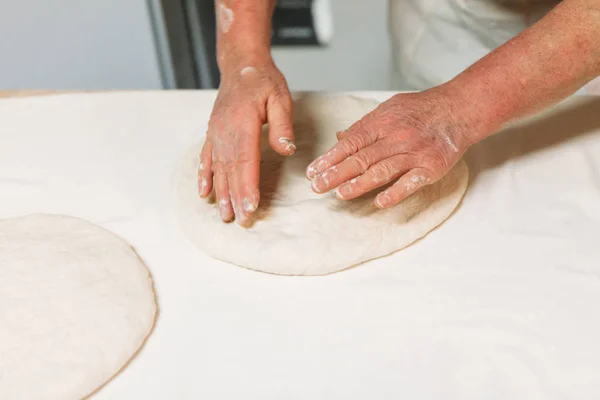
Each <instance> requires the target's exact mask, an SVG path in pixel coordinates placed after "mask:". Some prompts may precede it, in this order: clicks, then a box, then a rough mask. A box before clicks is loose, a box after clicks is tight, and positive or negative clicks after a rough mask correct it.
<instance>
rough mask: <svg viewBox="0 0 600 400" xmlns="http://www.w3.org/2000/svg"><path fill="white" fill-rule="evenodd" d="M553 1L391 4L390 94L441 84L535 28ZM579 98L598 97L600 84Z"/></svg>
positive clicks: (399, 0)
mask: <svg viewBox="0 0 600 400" xmlns="http://www.w3.org/2000/svg"><path fill="white" fill-rule="evenodd" d="M558 3H559V1H557V0H390V13H389V16H390V21H389V26H390V35H391V40H392V49H393V59H394V79H393V80H394V88H395V89H397V90H424V89H427V88H430V87H433V86H436V85H439V84H441V83H444V82H446V81H448V80H450V79H452V78H453V77H455V76H456V75H458V74H459V73H460V72H462V71H463V70H465V69H466V68H467V67H469V66H470V65H471V64H473V63H474V62H475V61H477V60H479V59H480V58H481V57H483V56H485V55H486V54H487V53H489V52H490V51H492V50H494V49H495V48H496V47H498V46H500V45H502V44H503V43H504V42H506V41H507V40H509V39H511V38H513V37H514V36H516V35H518V34H519V33H520V32H522V31H523V30H524V29H525V28H527V27H528V26H530V25H532V24H534V23H535V22H537V21H538V20H539V19H540V18H542V17H543V16H544V15H545V14H546V13H547V12H548V11H550V10H551V9H552V7H554V6H556V4H558ZM579 93H587V94H600V80H599V79H596V80H595V81H592V82H590V84H588V85H587V86H586V87H585V88H583V89H582V90H580V91H579Z"/></svg>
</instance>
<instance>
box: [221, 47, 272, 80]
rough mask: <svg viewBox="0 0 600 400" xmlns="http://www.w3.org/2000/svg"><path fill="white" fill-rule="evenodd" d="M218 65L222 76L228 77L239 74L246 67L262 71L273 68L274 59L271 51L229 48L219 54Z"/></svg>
mask: <svg viewBox="0 0 600 400" xmlns="http://www.w3.org/2000/svg"><path fill="white" fill-rule="evenodd" d="M217 62H218V65H219V71H220V72H221V75H224V76H227V75H230V74H231V73H238V72H239V71H241V70H242V69H244V68H246V67H253V68H256V69H261V68H265V67H272V66H273V65H274V62H273V58H272V57H271V53H270V51H269V49H268V48H267V49H239V48H229V49H224V50H223V51H220V52H219V56H218V60H217Z"/></svg>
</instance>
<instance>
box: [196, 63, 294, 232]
mask: <svg viewBox="0 0 600 400" xmlns="http://www.w3.org/2000/svg"><path fill="white" fill-rule="evenodd" d="M222 79H223V80H222V83H221V86H220V88H219V95H218V97H217V100H216V102H215V106H214V109H213V112H212V115H211V118H210V122H209V126H208V132H207V139H206V142H205V144H204V148H203V149H202V153H201V156H200V161H201V163H200V170H199V172H198V187H199V190H200V195H201V196H202V197H206V196H208V195H209V194H210V193H211V191H212V190H213V189H214V191H215V194H216V197H217V201H218V204H219V210H220V214H221V218H222V219H223V220H224V221H231V220H233V219H234V218H235V219H236V220H237V221H238V222H240V223H242V224H243V223H244V222H245V221H247V220H248V218H249V217H250V215H251V214H252V213H253V212H254V211H255V210H256V208H257V207H258V202H259V198H260V194H259V190H258V183H259V166H260V134H261V131H262V126H263V124H264V123H268V124H269V142H270V145H271V147H272V148H273V150H275V151H276V152H278V153H280V154H282V155H291V154H293V153H294V151H295V149H296V147H295V145H294V134H293V130H292V99H291V96H290V93H289V90H288V88H287V84H286V82H285V79H284V77H283V76H282V75H281V73H280V72H279V70H278V69H277V68H276V67H275V65H273V64H271V63H269V64H266V65H263V66H246V67H242V68H240V69H238V70H236V71H233V72H231V73H229V74H227V75H224V76H223V78H222Z"/></svg>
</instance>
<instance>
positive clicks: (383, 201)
mask: <svg viewBox="0 0 600 400" xmlns="http://www.w3.org/2000/svg"><path fill="white" fill-rule="evenodd" d="M389 202H390V196H388V195H387V194H386V193H385V192H384V193H382V194H380V195H379V196H377V198H376V199H375V203H376V204H377V207H379V208H384V207H385V206H386V205H387V204H388V203H389Z"/></svg>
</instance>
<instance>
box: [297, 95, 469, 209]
mask: <svg viewBox="0 0 600 400" xmlns="http://www.w3.org/2000/svg"><path fill="white" fill-rule="evenodd" d="M470 129H471V122H470V118H469V116H468V114H467V113H466V112H465V110H463V109H462V107H461V106H460V103H459V102H457V101H456V100H455V99H453V98H452V97H451V96H449V95H448V94H447V93H445V91H444V89H443V88H434V89H431V90H428V91H425V92H421V93H409V94H399V95H396V96H394V97H392V98H391V99H390V100H388V101H386V102H384V103H382V104H380V105H379V107H377V108H376V109H375V110H374V111H372V112H371V113H369V114H367V115H366V116H365V117H364V118H362V119H361V120H360V121H358V122H356V123H355V124H354V125H352V126H351V127H350V128H349V129H348V130H346V131H344V132H340V133H338V143H337V144H336V145H335V146H333V148H332V149H331V150H329V151H328V152H327V153H325V154H324V155H322V156H321V157H319V158H317V159H316V160H315V161H313V162H312V163H311V164H310V165H309V167H308V169H307V171H306V174H307V176H308V178H309V179H312V188H313V190H314V191H315V192H317V193H325V192H328V191H330V190H332V189H335V188H337V189H336V191H335V194H336V196H337V197H338V198H339V199H341V200H349V199H353V198H356V197H358V196H360V195H362V194H364V193H367V192H369V191H371V190H373V189H376V188H378V187H380V186H383V185H385V184H387V183H390V182H392V181H394V180H397V181H396V182H395V183H394V184H393V185H392V186H390V187H389V188H387V189H386V190H385V191H383V192H381V193H379V194H378V195H377V196H376V198H375V205H376V206H377V207H379V208H387V207H391V206H394V205H396V204H398V203H399V202H400V201H402V200H403V199H405V198H406V197H408V196H410V195H411V194H413V193H415V192H416V191H417V190H419V189H421V188H422V187H423V186H425V185H430V184H432V183H434V182H436V181H438V180H439V179H441V178H442V177H443V176H444V175H445V174H446V173H447V172H448V171H449V170H450V168H452V166H453V165H454V164H455V163H456V162H457V161H458V160H459V159H460V158H461V156H462V155H463V153H464V152H465V151H466V149H467V148H468V147H469V146H470V140H469V137H468V135H469V131H470Z"/></svg>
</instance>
